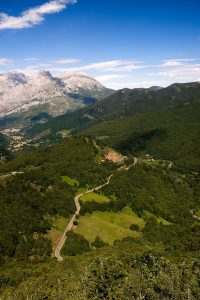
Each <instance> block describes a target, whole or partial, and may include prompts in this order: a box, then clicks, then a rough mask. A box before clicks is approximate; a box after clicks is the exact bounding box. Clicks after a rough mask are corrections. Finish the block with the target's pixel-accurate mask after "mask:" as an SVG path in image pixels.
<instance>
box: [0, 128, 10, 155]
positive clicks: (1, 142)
mask: <svg viewBox="0 0 200 300" xmlns="http://www.w3.org/2000/svg"><path fill="white" fill-rule="evenodd" d="M9 144H10V142H9V139H8V138H7V137H6V136H5V135H3V134H2V133H0V159H2V160H4V159H9V158H11V157H12V154H11V152H10V151H9V150H8V148H9Z"/></svg>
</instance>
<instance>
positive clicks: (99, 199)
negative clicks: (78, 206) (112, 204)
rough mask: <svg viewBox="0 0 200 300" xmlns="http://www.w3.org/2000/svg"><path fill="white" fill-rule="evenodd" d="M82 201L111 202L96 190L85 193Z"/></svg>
mask: <svg viewBox="0 0 200 300" xmlns="http://www.w3.org/2000/svg"><path fill="white" fill-rule="evenodd" d="M80 199H81V201H83V202H87V201H92V200H93V201H95V202H97V203H104V202H109V201H110V199H109V198H108V197H106V196H104V195H102V194H97V193H95V192H91V193H88V194H85V195H83V196H82V197H81V198H80Z"/></svg>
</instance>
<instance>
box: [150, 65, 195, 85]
mask: <svg viewBox="0 0 200 300" xmlns="http://www.w3.org/2000/svg"><path fill="white" fill-rule="evenodd" d="M166 67H167V68H166ZM149 75H151V76H159V77H165V78H169V79H171V81H174V82H175V81H176V82H188V81H198V78H199V76H200V63H198V60H197V59H179V60H169V61H166V62H165V63H164V64H162V65H160V70H159V71H158V72H151V73H150V74H149Z"/></svg>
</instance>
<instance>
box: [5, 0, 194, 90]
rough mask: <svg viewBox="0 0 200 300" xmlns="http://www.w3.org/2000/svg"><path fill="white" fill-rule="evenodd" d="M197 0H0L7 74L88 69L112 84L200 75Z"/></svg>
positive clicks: (148, 82) (158, 81)
mask: <svg viewBox="0 0 200 300" xmlns="http://www.w3.org/2000/svg"><path fill="white" fill-rule="evenodd" d="M199 11H200V2H199V1H197V0H192V1H189V0H188V1H184V0H173V1H172V0H168V1H167V0H154V1H153V0H77V1H76V0H49V1H47V0H34V1H33V0H15V1H7V0H0V72H6V71H13V70H20V71H22V72H25V73H28V74H32V73H35V72H37V71H38V70H44V69H45V70H49V71H50V72H52V74H54V75H63V74H65V73H67V72H69V71H70V72H71V71H72V72H73V71H78V72H84V73H87V74H89V75H92V76H94V77H95V78H97V79H98V80H99V81H101V82H102V83H103V84H104V85H106V86H109V87H112V88H116V89H118V88H122V87H130V88H134V87H142V86H144V87H148V86H152V85H162V86H166V85H169V84H171V83H173V82H188V81H197V80H200V17H199Z"/></svg>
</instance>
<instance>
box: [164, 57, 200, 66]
mask: <svg viewBox="0 0 200 300" xmlns="http://www.w3.org/2000/svg"><path fill="white" fill-rule="evenodd" d="M196 60H197V59H194V58H178V59H168V60H163V64H161V65H159V67H179V66H183V65H184V64H185V63H190V62H192V61H196Z"/></svg>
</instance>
